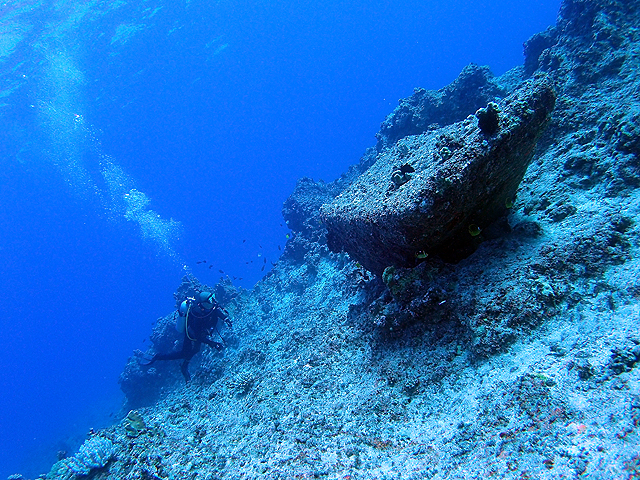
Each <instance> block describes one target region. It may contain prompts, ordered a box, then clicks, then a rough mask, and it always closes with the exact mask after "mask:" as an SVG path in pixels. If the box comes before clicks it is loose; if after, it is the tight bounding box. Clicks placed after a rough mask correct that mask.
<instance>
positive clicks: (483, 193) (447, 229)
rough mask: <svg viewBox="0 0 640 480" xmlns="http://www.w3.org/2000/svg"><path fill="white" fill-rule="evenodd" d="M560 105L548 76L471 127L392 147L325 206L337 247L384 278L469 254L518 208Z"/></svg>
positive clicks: (491, 107)
mask: <svg viewBox="0 0 640 480" xmlns="http://www.w3.org/2000/svg"><path fill="white" fill-rule="evenodd" d="M554 104H555V93H554V91H553V89H552V86H551V84H550V82H549V81H548V79H547V78H546V77H544V76H539V77H536V78H534V79H531V80H529V81H527V82H525V83H524V84H523V85H522V86H521V87H520V88H519V89H518V90H516V91H515V92H514V93H513V94H512V95H510V96H509V97H507V98H505V99H503V100H502V101H500V102H499V103H498V104H495V103H489V104H488V105H487V107H486V108H481V109H479V110H478V111H477V112H476V114H475V115H469V116H468V117H467V118H466V119H465V120H463V121H462V122H458V123H455V124H453V125H449V126H447V127H443V128H440V129H437V130H435V131H431V132H427V133H424V134H421V135H415V136H409V137H406V138H404V139H402V140H399V141H398V142H397V143H396V144H395V145H394V146H393V148H389V149H385V150H383V151H382V152H380V153H379V154H378V158H377V160H376V162H375V164H374V165H372V166H371V167H370V168H369V169H368V170H367V171H366V172H364V173H363V174H362V175H361V176H360V177H359V178H358V179H357V180H356V181H355V182H354V183H353V184H352V185H351V186H350V187H349V188H348V189H346V190H345V191H344V192H343V193H341V194H340V195H339V196H338V197H336V198H335V199H334V200H333V201H332V202H330V203H327V204H325V205H323V206H322V208H321V215H322V221H323V222H324V224H325V225H326V227H327V230H328V234H327V243H328V245H329V248H330V249H331V250H333V251H340V250H343V251H346V252H347V253H349V255H351V256H352V257H353V258H354V259H355V260H357V261H359V262H360V263H361V264H362V265H363V266H364V267H365V268H366V269H367V270H369V271H372V272H374V273H376V274H382V272H383V271H384V269H385V268H386V267H388V266H391V265H393V266H396V267H412V266H415V264H416V260H417V259H418V260H419V259H422V258H425V256H427V255H432V254H437V255H440V256H441V257H444V258H445V259H448V260H455V259H459V258H461V257H462V256H464V255H465V254H468V252H469V251H472V248H473V245H474V243H475V242H476V241H477V238H476V237H477V236H478V235H479V234H480V233H481V232H482V231H483V230H484V229H485V228H486V227H488V226H489V225H490V224H492V223H493V222H494V221H495V220H496V219H498V218H499V217H500V216H501V215H503V214H504V213H505V212H506V211H507V209H508V208H509V207H510V206H511V204H512V202H513V199H514V196H515V193H516V190H517V189H518V185H519V183H520V181H521V180H522V178H523V176H524V173H525V171H526V169H527V166H528V165H529V162H530V161H531V158H532V156H533V150H534V148H535V146H536V142H537V140H538V138H539V137H540V135H541V134H542V132H543V131H544V129H545V127H546V126H547V124H548V122H549V120H550V114H551V111H552V110H553V107H554Z"/></svg>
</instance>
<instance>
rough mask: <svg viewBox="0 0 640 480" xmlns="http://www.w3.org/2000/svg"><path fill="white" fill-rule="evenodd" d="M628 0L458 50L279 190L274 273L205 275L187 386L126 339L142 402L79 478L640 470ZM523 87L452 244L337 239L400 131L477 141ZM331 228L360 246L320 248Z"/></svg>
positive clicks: (638, 37)
mask: <svg viewBox="0 0 640 480" xmlns="http://www.w3.org/2000/svg"><path fill="white" fill-rule="evenodd" d="M639 9H640V6H639V5H638V4H637V2H628V1H610V0H589V1H587V0H568V1H565V2H564V3H563V5H562V8H561V11H560V15H559V17H558V21H557V24H556V25H555V26H553V27H551V28H549V29H548V30H547V31H545V32H543V33H541V34H538V35H536V36H534V37H533V38H532V39H530V40H529V41H528V42H527V43H526V45H525V61H524V65H523V66H522V67H518V68H516V69H514V70H512V71H511V72H508V73H507V74H505V75H504V76H502V77H499V78H493V77H492V76H491V75H490V73H489V72H488V71H487V70H486V69H484V68H480V69H478V68H477V67H470V69H465V72H463V75H462V76H461V78H460V79H459V80H458V81H457V82H454V83H453V84H452V85H451V86H449V87H446V88H445V89H443V90H441V91H439V92H426V91H421V90H417V91H416V93H414V96H413V97H412V98H410V99H407V100H403V101H401V102H400V106H399V107H398V109H396V111H395V112H394V113H392V114H391V115H390V116H389V117H388V118H387V119H386V120H385V122H384V124H383V127H382V129H381V132H380V134H379V135H378V139H379V142H378V145H377V147H376V148H371V149H369V150H368V151H367V152H366V153H365V155H364V157H363V159H362V160H361V162H360V164H359V165H356V166H354V167H352V168H351V169H350V170H349V171H348V172H347V173H346V174H345V175H343V176H342V177H341V178H340V179H338V180H336V181H335V182H332V183H330V184H325V183H321V182H318V183H316V182H313V181H311V180H309V179H303V180H301V181H300V182H299V183H298V185H297V187H296V189H295V191H294V193H293V194H292V196H291V197H290V198H289V199H288V200H287V201H286V202H285V206H284V209H283V214H284V217H285V219H286V220H287V222H288V224H289V226H290V227H291V228H292V229H293V230H294V232H295V236H294V238H293V239H292V240H290V241H289V242H288V244H287V246H286V248H285V252H284V254H283V256H282V258H281V259H280V261H279V262H278V264H277V265H276V266H275V267H274V269H273V270H272V272H270V274H269V275H267V276H266V277H265V278H264V279H263V280H262V281H260V282H259V283H258V284H257V285H256V286H255V288H253V289H252V290H250V291H245V290H235V289H234V288H233V286H232V285H230V284H229V283H225V282H223V283H221V284H219V285H218V286H217V287H216V288H217V289H218V290H217V292H216V295H217V296H218V298H219V300H220V301H221V302H223V303H224V304H225V306H226V307H227V309H228V310H229V312H230V313H231V315H232V318H233V320H234V328H233V331H227V332H224V333H223V335H224V337H225V339H226V341H227V345H228V346H227V348H226V350H225V351H224V352H223V353H222V354H220V353H218V352H213V351H210V350H208V349H207V350H204V351H203V353H202V355H201V356H200V358H199V359H198V358H196V359H194V361H193V362H192V373H193V381H192V382H191V383H190V384H189V385H187V386H185V385H184V382H183V381H182V380H181V379H180V378H179V366H178V365H177V362H176V363H168V364H166V365H163V366H162V369H163V370H159V369H156V370H155V371H151V369H146V368H142V367H140V366H139V365H138V363H137V360H136V359H135V358H132V360H131V361H130V363H129V366H128V367H127V369H126V370H125V372H124V373H123V378H122V382H123V389H125V391H126V392H127V396H128V398H129V401H130V404H131V406H136V407H137V408H138V413H137V414H131V415H129V416H127V417H126V418H125V414H126V412H123V420H122V422H120V423H119V424H117V425H114V426H113V427H111V428H107V429H105V430H102V431H100V432H97V433H96V435H97V436H99V437H104V438H107V439H108V440H109V441H110V442H111V444H110V445H112V447H110V449H109V456H108V457H106V456H102V457H101V459H102V460H105V461H106V459H107V458H108V461H107V463H106V465H105V466H102V467H95V468H93V469H92V470H91V475H92V478H94V479H101V478H104V479H107V478H122V479H134V478H155V479H158V478H161V479H178V478H179V479H210V480H213V479H232V478H233V479H237V478H246V479H250V478H265V479H291V478H326V479H338V478H339V479H345V478H357V479H424V478H434V479H453V478H490V477H493V478H540V479H552V478H570V479H572V478H575V479H577V478H606V479H608V478H611V479H614V478H636V477H637V476H638V475H640V460H639V459H640V448H639V442H638V425H639V424H640V396H639V394H638V392H640V373H639V372H640V369H639V368H638V367H637V365H638V362H639V361H640V335H639V334H638V325H640V261H639V260H638V258H639V254H640V240H639V239H640V226H639V225H638V224H637V219H638V218H640V217H639V214H640V190H639V189H638V186H639V185H640V171H639V170H640V158H639V155H640V147H639V146H640V128H639V127H638V125H640V100H639V97H638V91H639V90H640V78H639V77H638V75H637V72H638V71H639V67H640V65H639V63H640V55H639V53H640V12H639ZM469 72H475V74H474V75H472V78H475V79H476V80H477V82H475V83H472V84H470V83H469V82H468V81H466V80H465V76H467V77H468V76H469ZM541 76H544V77H545V78H546V80H544V84H541V83H539V82H540V80H538V79H539V78H541ZM476 84H477V85H478V86H479V87H478V88H481V89H482V91H481V92H479V93H478V94H477V95H475V96H467V95H466V94H462V92H463V91H466V90H468V89H469V88H473V85H476ZM546 85H550V86H551V88H548V87H547V86H546ZM532 88H533V89H534V90H535V89H538V90H537V91H540V92H541V93H540V98H542V99H544V101H543V102H542V104H543V107H541V108H540V109H539V110H538V109H537V108H532V111H533V113H532V115H533V116H534V117H535V116H536V115H539V117H537V118H539V121H538V122H537V126H536V127H535V128H533V129H532V130H531V133H527V135H530V138H529V139H528V140H526V141H527V143H526V145H527V146H526V148H524V147H523V154H522V155H521V157H522V158H523V159H524V160H526V161H524V163H523V165H525V166H526V164H527V163H528V164H529V165H528V168H526V172H525V173H524V177H523V178H522V181H521V183H520V186H519V188H518V191H517V193H516V195H515V198H513V199H512V200H511V201H512V204H511V205H509V206H510V208H506V205H505V208H504V210H503V211H502V212H501V214H500V215H499V216H496V218H495V219H494V220H493V221H492V223H490V224H488V225H482V228H480V231H479V232H477V235H472V236H471V238H472V239H473V244H472V247H473V248H472V249H471V250H469V251H467V253H466V254H465V255H463V256H462V257H464V258H455V259H454V260H455V261H452V260H451V258H450V257H449V256H446V255H444V256H442V255H440V254H439V253H440V252H439V251H438V249H437V248H436V249H434V251H429V252H424V253H426V254H427V255H426V256H422V255H419V256H416V255H415V253H416V252H414V250H415V249H414V250H409V251H408V253H407V252H403V253H402V255H400V256H399V257H398V258H400V260H398V261H396V260H394V262H388V261H387V260H386V259H387V258H391V256H392V255H393V245H392V244H391V243H392V242H384V245H383V248H380V256H381V257H384V258H385V260H384V261H380V262H377V261H376V260H375V258H374V255H371V253H370V252H369V253H367V252H366V251H364V250H362V251H361V250H358V242H360V241H364V240H362V237H359V236H358V235H360V234H358V233H356V232H351V231H350V232H351V233H349V235H353V238H351V237H350V238H336V236H335V235H336V234H337V233H338V232H340V231H344V232H346V231H347V230H339V229H337V228H336V226H335V225H336V222H338V220H337V218H338V217H339V215H336V216H335V217H334V216H332V213H331V212H333V208H334V207H333V206H332V205H334V203H333V202H340V201H339V200H338V201H336V200H334V198H335V197H337V196H338V195H340V194H342V195H343V198H346V197H348V198H351V199H354V200H355V199H356V191H357V189H358V188H360V187H362V188H364V189H367V191H369V190H368V189H373V190H375V189H376V188H382V187H381V186H380V185H377V186H374V185H372V184H371V183H373V182H377V181H378V180H379V181H380V182H381V184H383V186H384V188H386V189H387V191H390V190H389V188H391V187H390V185H391V184H390V182H392V180H391V179H390V174H391V172H390V171H389V166H390V165H392V164H394V163H395V162H396V161H397V160H398V158H399V156H400V155H404V157H403V158H405V157H406V158H408V157H407V155H409V153H408V152H411V151H412V150H410V147H411V146H412V145H414V144H416V145H420V147H419V148H423V146H422V145H424V148H425V154H427V155H430V157H429V158H433V156H434V155H436V154H438V153H439V152H440V150H439V149H435V143H433V144H430V143H429V141H431V140H429V139H430V138H432V137H433V135H436V136H437V134H436V133H435V132H437V131H438V130H437V129H440V128H442V129H445V130H441V132H445V131H448V130H446V129H453V130H456V129H465V128H469V129H470V130H469V135H470V136H472V137H474V136H475V137H474V138H477V140H478V141H480V138H482V135H485V134H486V133H487V132H484V133H483V132H482V129H480V128H479V127H478V126H477V120H476V119H475V118H471V119H470V120H469V122H468V124H465V123H464V122H465V120H464V118H465V117H466V116H467V115H469V114H473V113H474V112H475V111H476V110H477V109H478V108H481V107H482V108H487V107H488V104H489V102H494V103H495V104H496V105H497V106H498V108H499V110H500V111H501V112H505V111H508V109H509V108H510V107H509V105H508V104H509V102H510V100H509V98H511V99H517V98H521V96H522V95H524V98H525V101H526V102H529V101H530V100H527V99H528V98H530V97H529V96H528V94H527V93H526V92H527V91H529V90H530V89H532ZM551 89H552V90H553V91H554V92H555V95H556V102H555V109H554V110H553V112H552V113H551V118H550V121H549V122H548V125H547V127H546V130H544V132H543V133H540V132H542V128H543V127H544V124H545V123H547V119H546V117H547V115H548V114H549V111H550V110H551V109H550V102H551V100H550V98H551V97H550V94H549V93H548V92H550V91H551ZM544 92H547V93H544ZM467 98H470V99H473V100H470V103H469V104H468V105H466V104H465V101H466V100H465V99H467ZM439 99H443V100H442V101H443V102H444V101H445V99H446V101H447V102H450V103H449V105H451V107H447V108H446V109H443V108H442V107H440V106H439V105H440V103H439ZM534 104H535V102H534ZM453 105H455V108H453ZM447 110H451V111H452V112H455V114H453V113H452V114H451V116H450V117H449V116H447V115H446V114H445V112H446V111H447ZM536 112H537V113H536ZM515 117H517V118H521V116H520V115H519V114H518V115H515ZM422 118H424V119H430V120H429V123H427V122H426V121H422V120H421V119H422ZM434 119H440V120H434ZM459 121H462V122H463V123H462V124H457V125H456V124H455V122H459ZM432 123H438V125H437V126H435V127H433V128H432V127H430V126H429V125H431V124H432ZM471 130H473V131H471ZM502 131H503V127H502V125H501V124H500V119H499V121H498V129H497V130H496V131H495V135H496V136H500V135H501V132H502ZM423 135H426V136H424V137H423ZM429 135H431V137H430V136H429ZM488 137H490V138H488V139H486V140H487V143H488V145H489V147H491V145H492V142H494V140H493V134H489V135H488ZM433 138H435V137H433ZM423 139H424V140H425V143H424V144H423V143H421V142H422V140H423ZM536 139H537V147H536V149H535V150H534V151H533V156H532V157H531V158H529V156H530V152H528V151H527V149H529V148H531V147H532V146H533V143H535V140H536ZM475 142H476V141H475V140H474V141H473V142H472V144H473V145H476V143H475ZM480 143H482V142H481V141H480ZM401 145H407V149H408V152H407V151H404V149H402V147H401ZM431 145H433V147H432V146H431ZM449 148H450V147H449ZM460 148H466V147H464V146H463V145H461V147H460ZM474 148H475V147H474ZM391 158H393V160H388V159H391ZM377 162H382V163H381V164H380V165H379V166H376V164H377ZM407 162H408V160H407ZM404 163H405V162H404V161H403V162H402V164H404ZM402 164H401V165H398V167H401V166H402ZM382 165H385V168H386V170H384V169H383V168H382ZM412 165H413V164H412ZM418 167H420V166H419V165H416V166H413V167H412V168H414V172H411V171H409V170H408V169H406V168H405V171H404V172H403V171H400V174H401V175H405V174H406V175H409V176H411V175H414V177H413V178H411V179H409V180H408V181H407V182H406V183H405V185H400V186H399V187H398V188H397V189H396V190H393V191H392V193H393V192H396V191H399V190H400V189H402V188H403V187H405V186H407V185H411V182H414V180H416V179H417V178H416V177H417V176H418V174H419V173H420V168H418ZM425 168H426V167H425ZM523 168H524V167H523ZM383 170H384V171H385V172H387V173H386V174H385V175H384V176H383V178H380V179H378V177H376V176H375V175H372V173H373V172H378V171H380V172H382V171H383ZM518 176H521V174H520V173H518V174H517V175H516V176H515V177H518ZM515 177H514V178H515ZM365 180H366V181H365ZM509 185H512V184H511V183H510V184H509ZM510 188H512V187H510ZM381 191H382V190H381ZM345 192H346V193H345ZM322 205H326V206H325V207H322ZM345 208H346V207H345ZM321 211H323V212H325V213H324V215H325V217H324V218H325V220H324V221H323V216H322V215H321ZM340 225H342V226H340V228H345V229H346V228H348V227H346V226H344V225H346V223H345V224H344V225H343V224H340ZM462 225H463V226H464V222H463V224H462ZM327 227H328V229H327ZM461 228H462V227H461ZM466 228H467V232H466V233H467V234H468V235H469V234H470V232H469V229H468V226H466ZM461 232H462V234H464V233H465V232H464V229H462V230H461ZM473 233H476V231H475V230H473ZM332 235H334V237H333V239H331V236H332ZM345 235H346V234H345ZM328 237H329V240H330V242H329V243H332V242H333V243H335V244H337V243H338V242H341V243H342V244H344V245H345V246H346V247H347V248H348V249H353V251H354V252H357V253H355V255H358V256H360V257H361V258H362V260H361V261H360V262H359V263H358V262H356V261H354V259H353V258H351V256H350V254H347V253H336V252H331V251H330V250H329V248H328V244H327V238H328ZM338 237H339V235H338ZM350 242H351V243H350ZM368 245H369V246H373V247H374V248H376V249H378V246H377V244H372V243H370V244H368ZM415 248H416V249H417V248H422V247H420V246H416V247H415ZM420 252H421V251H418V252H417V253H420ZM407 255H409V256H411V255H413V258H414V259H415V260H419V261H416V264H415V265H413V264H408V262H406V261H405V259H406V258H407ZM389 265H391V268H387V267H388V266H389ZM367 266H369V267H370V268H371V269H372V272H370V271H367V270H366V268H365V267H367ZM185 288H189V287H188V286H187V284H184V285H183V286H182V287H181V289H180V290H179V291H178V292H177V297H180V296H181V295H183V294H184V293H185V291H186V290H185ZM170 326H171V325H170V319H169V317H167V318H165V319H163V320H162V321H160V322H159V323H158V326H157V328H156V330H155V332H154V337H153V342H154V348H156V349H164V348H166V347H167V346H169V345H172V342H174V341H175V339H172V338H173V337H171V338H170V336H169V335H170V334H169V327H170ZM153 351H154V350H153V349H152V350H150V352H148V353H153ZM154 368H155V365H154ZM132 419H133V420H132ZM132 422H134V423H135V425H132ZM85 450H88V448H87V449H85ZM62 470H64V469H61V468H60V465H58V467H57V468H56V467H54V469H52V472H51V473H50V474H49V476H48V478H62V477H61V476H60V475H59V474H58V473H57V472H60V471H62ZM65 478H70V477H65Z"/></svg>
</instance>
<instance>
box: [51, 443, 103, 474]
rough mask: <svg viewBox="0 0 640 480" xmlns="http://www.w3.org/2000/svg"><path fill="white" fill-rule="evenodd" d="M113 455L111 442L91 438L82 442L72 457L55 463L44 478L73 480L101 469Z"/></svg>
mask: <svg viewBox="0 0 640 480" xmlns="http://www.w3.org/2000/svg"><path fill="white" fill-rule="evenodd" d="M114 453H115V446H114V444H113V442H111V440H109V439H108V438H104V437H97V436H96V437H91V438H90V439H89V440H87V441H86V442H84V443H83V444H82V446H81V447H80V449H79V450H78V453H76V454H75V455H74V456H73V457H70V458H65V459H63V460H60V461H59V462H57V463H56V464H55V465H54V466H53V467H52V468H51V471H50V472H49V474H48V475H47V476H46V478H47V479H48V480H49V479H50V480H73V479H75V478H77V477H80V476H83V475H89V473H91V471H92V470H94V469H100V468H103V467H104V466H105V465H107V462H109V460H111V459H112V458H113V456H114Z"/></svg>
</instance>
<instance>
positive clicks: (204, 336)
mask: <svg viewBox="0 0 640 480" xmlns="http://www.w3.org/2000/svg"><path fill="white" fill-rule="evenodd" d="M228 318H229V317H228V315H227V314H226V312H225V311H224V310H222V308H220V307H219V306H218V305H216V306H214V307H213V308H212V309H205V308H204V307H203V306H202V305H201V304H200V303H194V304H193V305H191V308H190V309H189V311H188V314H187V319H186V322H187V328H186V329H185V332H184V341H183V343H182V350H180V351H178V352H171V353H156V354H155V355H154V356H153V358H152V359H151V361H150V362H149V363H148V364H147V365H151V364H152V363H153V362H155V361H156V360H179V359H184V361H183V362H182V365H181V366H180V370H181V371H182V375H183V376H184V379H185V380H186V381H187V382H189V380H191V375H190V374H189V362H190V361H191V359H192V358H193V356H194V355H195V354H196V353H198V352H199V351H200V346H201V344H203V343H204V344H206V345H209V346H210V347H211V348H215V349H216V350H220V349H222V344H221V343H218V342H213V341H211V340H210V339H209V335H210V334H211V332H212V331H213V330H214V329H215V328H216V326H217V325H218V322H219V321H226V320H228Z"/></svg>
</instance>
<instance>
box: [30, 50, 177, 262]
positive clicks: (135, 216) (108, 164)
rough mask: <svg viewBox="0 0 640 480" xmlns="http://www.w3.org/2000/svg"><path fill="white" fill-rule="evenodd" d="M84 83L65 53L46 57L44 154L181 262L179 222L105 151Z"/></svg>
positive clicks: (77, 191)
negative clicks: (86, 104) (87, 111)
mask: <svg viewBox="0 0 640 480" xmlns="http://www.w3.org/2000/svg"><path fill="white" fill-rule="evenodd" d="M84 82H85V79H84V74H83V73H82V71H81V70H80V69H79V68H78V67H77V65H76V64H75V62H74V60H73V58H72V56H71V55H69V54H68V53H67V52H64V51H57V52H55V53H52V54H50V55H49V56H48V65H47V75H46V76H45V80H44V81H43V82H42V85H41V88H40V101H39V104H38V106H39V114H40V125H41V127H42V129H43V132H44V134H45V135H46V136H47V137H48V142H47V144H48V147H47V151H46V152H45V157H46V158H48V159H49V161H51V162H52V164H53V165H55V166H56V168H57V169H58V170H59V171H60V174H61V175H62V176H63V177H64V179H65V181H66V182H67V184H68V186H69V189H70V191H71V193H72V194H73V195H74V196H77V197H78V198H79V199H81V200H82V202H83V203H85V204H91V203H94V202H97V203H98V204H99V205H100V206H101V207H102V209H103V211H104V212H105V213H106V216H107V218H109V219H111V220H118V219H126V220H127V221H130V222H135V223H137V224H138V227H139V231H140V236H141V238H142V239H143V240H145V241H147V242H149V243H151V244H152V245H153V246H154V247H155V249H156V251H157V253H158V254H160V255H163V256H166V257H169V258H171V259H173V260H174V261H179V260H178V258H177V254H176V251H175V248H174V245H175V242H176V240H178V238H179V236H180V233H181V231H182V225H181V223H180V222H178V221H176V220H173V219H165V218H162V216H161V215H160V214H158V213H157V212H156V211H154V210H152V209H150V208H149V203H150V199H149V198H148V197H147V195H146V194H145V193H143V192H141V191H139V190H138V189H137V188H136V185H135V181H134V180H133V179H132V178H131V176H130V175H128V174H127V173H126V172H125V171H124V170H123V169H122V167H120V166H119V165H118V164H117V163H116V162H115V161H114V160H113V159H112V158H111V157H110V156H108V155H106V154H105V153H104V152H103V151H102V148H101V145H100V140H99V138H98V136H97V134H96V130H95V129H94V128H92V127H91V126H90V125H88V124H87V123H86V121H85V118H84V115H83V113H82V112H83V94H82V93H83V92H82V90H83V85H84Z"/></svg>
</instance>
